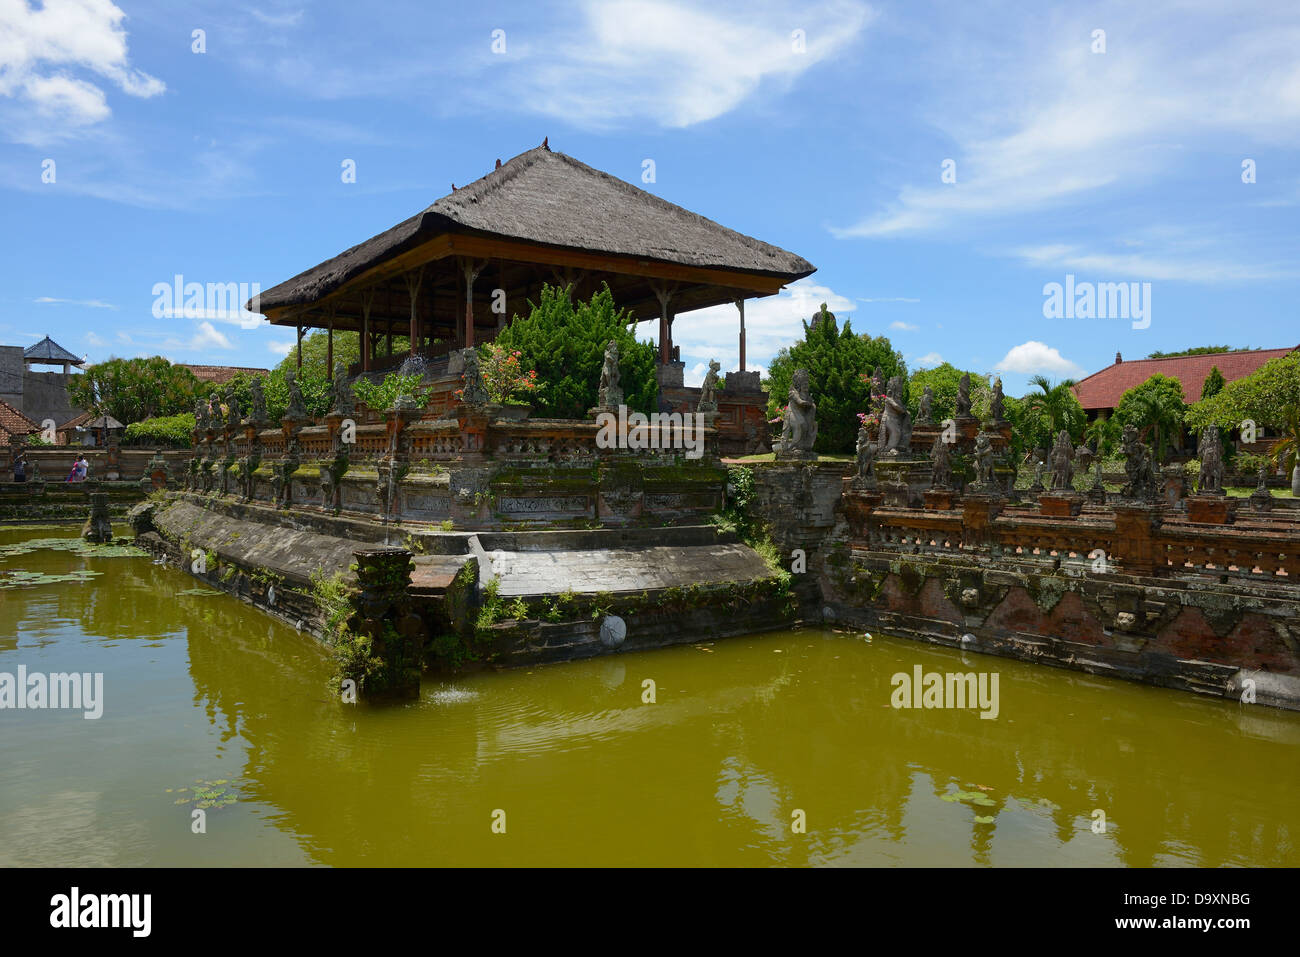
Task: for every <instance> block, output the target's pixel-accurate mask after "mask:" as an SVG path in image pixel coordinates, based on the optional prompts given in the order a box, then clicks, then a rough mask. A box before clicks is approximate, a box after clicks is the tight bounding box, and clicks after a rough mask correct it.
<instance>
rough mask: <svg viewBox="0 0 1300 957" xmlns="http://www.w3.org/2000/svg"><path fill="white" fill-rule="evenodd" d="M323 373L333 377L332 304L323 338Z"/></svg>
mask: <svg viewBox="0 0 1300 957" xmlns="http://www.w3.org/2000/svg"><path fill="white" fill-rule="evenodd" d="M325 374H326V375H327V376H329V377H330V378H331V379H332V378H334V305H333V304H331V305H330V325H329V334H328V336H327V337H326V339H325Z"/></svg>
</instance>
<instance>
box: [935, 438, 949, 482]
mask: <svg viewBox="0 0 1300 957" xmlns="http://www.w3.org/2000/svg"><path fill="white" fill-rule="evenodd" d="M930 470H931V479H930V488H941V489H946V488H951V487H952V453H951V452H950V450H949V449H948V443H947V442H945V441H944V440H943V436H942V435H936V436H935V437H934V445H932V446H930Z"/></svg>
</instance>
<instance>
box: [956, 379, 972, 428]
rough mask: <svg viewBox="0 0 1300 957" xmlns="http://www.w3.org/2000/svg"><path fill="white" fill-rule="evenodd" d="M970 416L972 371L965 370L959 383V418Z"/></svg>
mask: <svg viewBox="0 0 1300 957" xmlns="http://www.w3.org/2000/svg"><path fill="white" fill-rule="evenodd" d="M963 416H966V417H967V418H969V417H970V373H969V372H963V373H962V377H961V382H959V383H958V384H957V418H962V417H963Z"/></svg>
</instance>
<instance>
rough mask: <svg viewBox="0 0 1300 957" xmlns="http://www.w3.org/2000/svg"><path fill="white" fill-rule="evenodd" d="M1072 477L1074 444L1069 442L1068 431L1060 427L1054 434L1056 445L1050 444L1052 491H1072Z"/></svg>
mask: <svg viewBox="0 0 1300 957" xmlns="http://www.w3.org/2000/svg"><path fill="white" fill-rule="evenodd" d="M1073 479H1074V445H1073V444H1072V443H1071V442H1070V433H1069V432H1067V431H1065V429H1062V430H1061V431H1060V432H1059V433H1058V434H1057V436H1056V445H1054V446H1052V491H1054V492H1055V491H1067V492H1070V491H1073V490H1074V486H1073V485H1072V484H1071V482H1072V480H1073Z"/></svg>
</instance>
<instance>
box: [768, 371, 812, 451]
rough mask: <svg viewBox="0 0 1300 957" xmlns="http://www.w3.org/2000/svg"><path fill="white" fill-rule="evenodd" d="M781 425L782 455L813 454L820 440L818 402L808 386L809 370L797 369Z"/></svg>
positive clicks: (780, 449)
mask: <svg viewBox="0 0 1300 957" xmlns="http://www.w3.org/2000/svg"><path fill="white" fill-rule="evenodd" d="M788 398H789V401H788V402H787V404H786V407H785V416H784V419H783V422H782V426H781V439H780V448H779V449H778V450H777V455H778V456H779V457H789V458H812V457H814V455H815V453H814V452H813V444H814V443H815V442H816V441H817V403H816V402H814V401H813V400H812V395H811V393H810V390H809V386H808V370H807V369H796V370H795V371H794V376H793V379H792V381H791V383H790V394H789V397H788Z"/></svg>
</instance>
